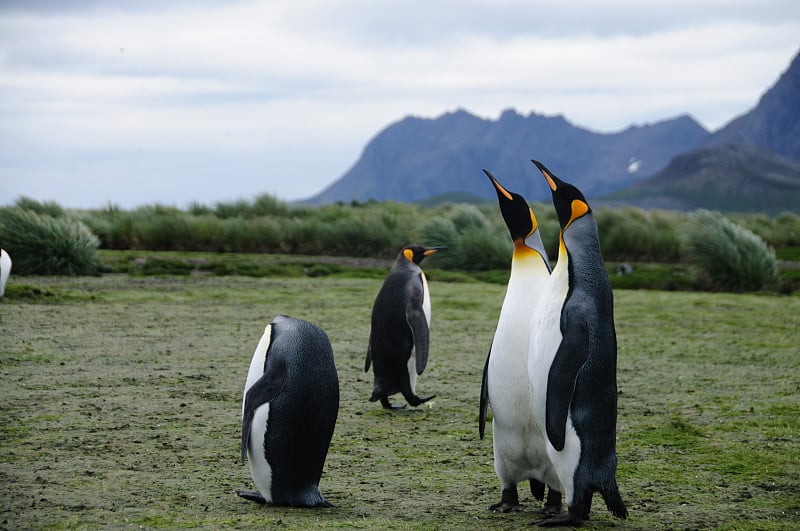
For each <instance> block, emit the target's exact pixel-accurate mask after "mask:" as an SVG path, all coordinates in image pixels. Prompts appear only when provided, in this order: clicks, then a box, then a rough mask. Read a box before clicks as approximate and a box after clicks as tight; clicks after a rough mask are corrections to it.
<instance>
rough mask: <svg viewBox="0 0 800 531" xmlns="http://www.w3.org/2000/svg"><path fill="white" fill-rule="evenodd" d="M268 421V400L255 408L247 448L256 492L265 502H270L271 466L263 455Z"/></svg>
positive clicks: (248, 461)
mask: <svg viewBox="0 0 800 531" xmlns="http://www.w3.org/2000/svg"><path fill="white" fill-rule="evenodd" d="M268 422H269V402H267V403H265V404H263V405H261V406H259V407H258V409H256V411H255V415H254V416H253V423H252V424H251V425H250V447H249V448H248V449H247V463H248V464H249V465H250V475H251V476H252V477H253V483H255V485H256V488H257V489H258V492H260V493H261V495H262V496H263V497H264V499H265V500H266V501H267V503H271V502H272V467H271V466H270V465H269V462H268V461H267V458H266V456H265V447H264V438H265V436H266V433H267V429H268Z"/></svg>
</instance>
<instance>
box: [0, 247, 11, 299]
mask: <svg viewBox="0 0 800 531" xmlns="http://www.w3.org/2000/svg"><path fill="white" fill-rule="evenodd" d="M10 274H11V257H10V256H8V253H7V252H6V250H5V249H0V297H2V296H3V295H5V292H6V282H8V275H10Z"/></svg>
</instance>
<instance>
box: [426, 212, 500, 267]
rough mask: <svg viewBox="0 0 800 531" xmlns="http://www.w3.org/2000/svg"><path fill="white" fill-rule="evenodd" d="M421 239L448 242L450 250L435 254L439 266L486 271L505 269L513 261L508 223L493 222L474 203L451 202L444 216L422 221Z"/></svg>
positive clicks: (428, 243)
mask: <svg viewBox="0 0 800 531" xmlns="http://www.w3.org/2000/svg"><path fill="white" fill-rule="evenodd" d="M500 222H501V223H502V218H501V219H500ZM417 239H418V240H419V241H420V242H422V243H424V244H425V245H446V246H447V251H445V252H443V253H437V254H435V255H433V256H432V257H431V259H430V264H431V265H432V266H435V267H441V268H444V269H461V270H464V271H485V270H490V269H505V268H508V266H509V264H510V263H511V248H512V244H511V239H510V238H509V237H508V232H507V230H506V228H505V225H503V226H502V227H500V226H498V225H494V224H492V223H491V222H490V221H489V219H488V218H487V217H486V216H485V215H484V214H483V212H481V210H480V209H479V208H477V207H476V206H474V205H468V204H458V205H449V206H448V207H447V208H445V209H443V211H442V215H441V216H438V217H432V218H431V219H429V220H428V221H426V222H425V223H424V224H422V226H421V227H420V230H419V236H418V238H417Z"/></svg>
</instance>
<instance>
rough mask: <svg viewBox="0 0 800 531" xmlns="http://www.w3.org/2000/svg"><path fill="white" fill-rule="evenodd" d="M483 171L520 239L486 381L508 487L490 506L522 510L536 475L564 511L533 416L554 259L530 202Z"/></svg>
mask: <svg viewBox="0 0 800 531" xmlns="http://www.w3.org/2000/svg"><path fill="white" fill-rule="evenodd" d="M483 171H484V172H485V173H486V175H487V176H488V177H489V179H490V180H491V182H492V184H493V185H494V188H495V191H496V192H497V200H498V202H499V203H500V212H501V213H502V214H503V219H504V220H505V222H506V226H507V227H508V230H509V232H510V233H511V239H512V240H513V241H514V251H513V254H512V257H511V275H510V277H509V279H508V287H507V289H506V296H505V299H504V300H503V306H502V308H501V310H500V318H499V319H498V322H497V329H496V331H495V334H494V339H493V340H492V345H491V349H490V351H489V356H488V357H487V358H486V365H485V366H484V369H483V382H482V385H481V399H480V414H479V433H480V436H481V439H482V438H483V434H484V429H485V423H486V414H487V406H489V405H491V406H492V440H493V444H494V468H495V472H496V473H497V477H498V479H499V480H500V484H501V486H502V489H503V490H502V493H501V497H500V501H499V502H497V503H495V504H494V505H492V506H491V507H489V508H490V509H491V510H493V511H500V512H509V511H512V510H518V509H519V508H520V506H519V495H518V492H517V483H519V482H521V481H530V489H531V493H532V494H533V496H534V497H535V498H536V499H538V500H540V501H541V500H542V499H543V498H544V490H545V485H549V487H550V489H549V492H548V496H547V503H546V505H545V509H544V512H545V514H548V515H551V514H558V513H560V512H561V492H560V491H561V485H560V484H559V482H558V476H557V475H556V473H555V469H554V468H553V465H552V464H551V463H550V458H549V457H548V456H547V448H546V447H545V442H544V435H543V434H542V431H541V430H540V429H539V427H538V426H537V425H536V422H535V421H534V418H533V408H532V406H531V401H530V384H529V378H528V344H529V342H530V333H529V328H530V325H531V316H532V315H533V311H534V308H535V307H536V303H537V301H538V300H539V297H540V295H541V294H542V289H543V287H544V285H545V283H546V282H547V280H548V278H549V277H550V264H549V262H548V260H547V252H546V251H545V249H544V245H543V244H542V237H541V235H540V233H539V228H538V225H537V222H536V216H534V214H533V210H531V208H530V207H529V206H528V203H527V202H526V201H525V199H524V198H523V197H522V196H521V195H519V194H516V193H513V192H509V191H508V190H506V189H505V188H504V187H503V186H502V185H500V183H499V182H497V179H495V178H494V176H493V175H492V174H491V173H490V172H488V171H487V170H483Z"/></svg>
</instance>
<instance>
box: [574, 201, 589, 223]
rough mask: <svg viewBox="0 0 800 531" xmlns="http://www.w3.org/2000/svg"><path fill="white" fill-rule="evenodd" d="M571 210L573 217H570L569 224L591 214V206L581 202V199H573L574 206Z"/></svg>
mask: <svg viewBox="0 0 800 531" xmlns="http://www.w3.org/2000/svg"><path fill="white" fill-rule="evenodd" d="M570 208H571V211H572V213H571V215H570V217H569V222H570V223H572V222H573V221H575V220H576V219H578V218H579V217H581V216H583V215H584V214H586V213H587V212H589V205H587V204H586V202H584V201H581V200H580V199H573V200H572V204H571V205H570Z"/></svg>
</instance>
